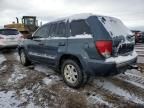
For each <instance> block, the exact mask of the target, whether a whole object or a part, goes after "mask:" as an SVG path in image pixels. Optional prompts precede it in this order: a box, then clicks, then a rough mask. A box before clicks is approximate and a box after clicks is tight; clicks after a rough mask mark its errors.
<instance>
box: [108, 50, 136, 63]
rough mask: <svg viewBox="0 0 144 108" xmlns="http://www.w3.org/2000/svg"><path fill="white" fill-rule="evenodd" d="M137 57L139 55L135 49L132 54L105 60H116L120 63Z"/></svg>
mask: <svg viewBox="0 0 144 108" xmlns="http://www.w3.org/2000/svg"><path fill="white" fill-rule="evenodd" d="M136 57H137V53H136V52H135V51H133V53H132V55H128V56H118V57H110V58H108V59H106V60H105V62H115V63H116V64H120V63H123V62H127V61H130V60H132V59H134V58H136Z"/></svg>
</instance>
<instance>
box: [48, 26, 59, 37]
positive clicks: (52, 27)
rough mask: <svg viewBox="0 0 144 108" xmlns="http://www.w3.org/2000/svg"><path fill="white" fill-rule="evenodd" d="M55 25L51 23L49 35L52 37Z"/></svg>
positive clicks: (54, 32) (54, 33)
mask: <svg viewBox="0 0 144 108" xmlns="http://www.w3.org/2000/svg"><path fill="white" fill-rule="evenodd" d="M56 27H57V24H51V26H50V31H49V36H51V37H54V36H55V35H56Z"/></svg>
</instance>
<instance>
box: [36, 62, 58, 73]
mask: <svg viewBox="0 0 144 108" xmlns="http://www.w3.org/2000/svg"><path fill="white" fill-rule="evenodd" d="M34 70H36V71H39V72H43V73H45V74H46V75H49V74H54V73H55V72H54V71H53V70H52V69H50V68H48V66H46V65H41V64H35V66H34Z"/></svg>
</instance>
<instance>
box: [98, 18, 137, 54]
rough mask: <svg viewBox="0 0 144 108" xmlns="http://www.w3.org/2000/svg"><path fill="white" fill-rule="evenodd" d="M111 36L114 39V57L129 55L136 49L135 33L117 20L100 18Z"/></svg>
mask: <svg viewBox="0 0 144 108" xmlns="http://www.w3.org/2000/svg"><path fill="white" fill-rule="evenodd" d="M97 18H98V20H99V21H100V22H101V23H102V25H103V26H104V28H105V29H106V31H107V32H108V34H109V36H110V37H111V39H112V55H113V56H118V55H128V54H129V53H131V52H132V51H133V49H134V45H135V39H134V36H133V33H132V32H131V31H130V30H129V29H128V28H127V27H126V26H125V25H124V24H123V23H122V22H121V21H120V20H119V19H117V18H113V17H106V16H98V17H97Z"/></svg>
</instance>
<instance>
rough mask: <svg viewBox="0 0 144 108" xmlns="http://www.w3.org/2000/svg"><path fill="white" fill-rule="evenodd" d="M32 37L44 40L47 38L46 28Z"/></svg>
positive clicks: (42, 28)
mask: <svg viewBox="0 0 144 108" xmlns="http://www.w3.org/2000/svg"><path fill="white" fill-rule="evenodd" d="M34 37H40V38H46V37H48V28H47V26H43V27H41V28H40V29H39V30H38V31H37V32H36V33H35V34H34Z"/></svg>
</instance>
